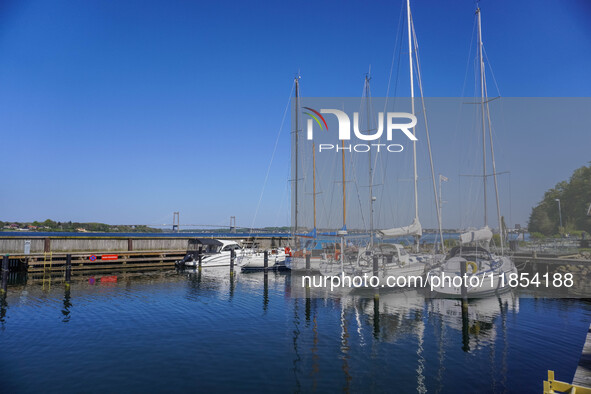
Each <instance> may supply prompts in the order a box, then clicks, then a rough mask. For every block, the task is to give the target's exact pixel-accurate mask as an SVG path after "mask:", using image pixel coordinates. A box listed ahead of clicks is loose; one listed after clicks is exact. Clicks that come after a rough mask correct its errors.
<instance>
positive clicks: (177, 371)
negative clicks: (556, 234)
mask: <svg viewBox="0 0 591 394" xmlns="http://www.w3.org/2000/svg"><path fill="white" fill-rule="evenodd" d="M108 275H110V276H104V275H103V276H101V275H99V274H92V275H77V276H74V277H73V278H72V286H71V289H72V290H71V291H70V290H67V289H66V288H65V286H64V282H63V278H61V279H60V278H56V277H53V278H51V287H49V285H50V283H49V280H48V279H49V278H47V277H42V276H39V277H36V278H35V277H32V278H31V277H30V278H29V280H28V281H27V282H26V283H23V284H13V285H10V286H9V294H8V297H7V298H1V297H0V322H1V325H2V329H3V330H5V331H9V330H11V329H12V332H10V333H8V332H0V346H2V349H3V354H4V356H3V355H0V362H2V361H3V360H4V358H6V359H8V358H9V357H17V355H19V354H25V356H22V357H24V359H23V363H22V365H24V366H27V365H29V364H30V362H32V361H34V359H33V356H32V355H38V354H39V351H38V350H39V349H43V352H46V353H48V354H49V353H51V357H54V356H55V355H56V354H57V355H58V356H60V357H62V359H63V360H66V361H64V363H65V364H64V367H63V368H64V369H65V368H67V367H68V366H69V367H70V369H72V368H71V367H72V364H71V363H74V365H76V364H75V363H81V362H84V360H86V358H88V357H91V361H92V363H97V364H96V365H98V368H86V369H84V370H85V371H88V370H92V371H99V372H97V374H99V376H95V377H94V379H93V381H97V382H100V381H101V379H100V378H101V377H104V375H100V373H101V372H100V371H102V370H105V371H106V370H107V369H108V368H106V367H105V366H106V365H109V362H110V360H111V358H110V357H107V356H104V355H103V356H101V355H100V354H99V353H96V354H92V355H90V356H89V355H88V354H83V352H82V353H80V354H78V353H75V352H74V353H71V354H70V353H68V355H67V357H64V355H65V353H64V350H63V349H85V348H90V347H97V348H101V349H105V353H108V354H117V355H118V357H119V358H121V364H122V367H121V368H123V369H122V371H127V372H121V375H124V376H125V377H126V379H127V380H130V379H129V376H139V375H141V374H143V373H145V372H144V371H158V372H159V374H161V375H162V376H163V377H164V378H165V379H164V380H162V381H163V382H164V381H167V382H171V381H174V382H175V383H174V384H175V388H176V387H182V388H185V389H190V388H194V387H195V384H196V383H195V382H196V379H198V380H199V382H200V384H203V385H207V384H208V382H214V383H215V385H216V386H215V387H217V388H220V390H221V389H227V390H228V391H229V389H231V388H232V386H231V384H232V382H234V383H233V384H236V382H237V381H240V382H242V383H241V384H245V385H249V384H253V385H254V384H255V382H259V383H260V382H262V379H263V378H264V379H267V380H266V381H265V382H266V383H269V384H270V385H271V386H272V387H273V389H274V390H275V391H295V392H309V391H316V390H317V391H345V392H365V391H389V390H390V391H391V390H395V391H397V392H421V393H424V392H427V391H428V392H453V391H454V390H457V391H469V388H470V387H472V388H474V387H482V390H483V391H488V392H491V391H492V392H500V391H503V390H508V389H509V388H510V387H519V384H522V383H524V381H516V380H515V379H524V378H516V376H517V375H516V373H515V371H521V370H520V369H519V368H520V365H521V364H523V363H524V360H525V358H524V357H525V356H523V357H522V358H520V359H519V357H518V356H516V357H517V359H516V360H513V358H509V357H508V354H509V350H513V349H516V350H515V352H514V353H513V354H516V355H518V354H521V352H522V351H523V342H528V341H529V345H528V346H529V347H528V348H527V363H526V364H527V367H529V368H532V367H530V364H535V361H536V360H538V359H539V360H542V359H544V357H543V354H547V356H548V357H551V356H552V355H554V356H556V357H558V356H557V355H559V354H560V355H561V354H563V353H564V352H565V350H564V348H565V346H566V345H565V340H563V339H562V338H564V332H563V331H560V330H562V329H563V327H564V325H561V324H558V323H557V322H558V321H563V320H564V319H568V318H571V320H569V322H572V321H575V324H574V325H573V326H569V327H568V332H569V333H570V332H571V331H576V330H575V329H573V327H575V328H576V327H578V326H577V325H576V324H577V323H576V319H574V320H573V319H572V316H575V317H580V316H581V315H584V313H583V312H581V311H582V310H583V311H584V307H583V306H581V304H580V303H579V304H577V302H576V301H573V300H569V301H567V300H564V301H563V300H551V301H542V300H540V301H533V300H532V301H531V302H522V303H521V304H520V300H519V298H518V296H517V295H516V294H513V293H506V294H503V295H500V296H498V297H491V298H487V299H479V300H470V301H469V302H462V301H461V300H453V299H429V298H427V297H425V295H424V294H423V293H422V292H421V291H418V290H416V289H392V290H388V291H379V292H374V291H373V290H372V291H369V292H367V291H366V292H355V291H353V292H339V291H336V292H330V291H327V290H326V289H317V288H310V287H308V288H305V287H304V288H302V287H301V286H300V285H298V284H299V283H301V282H299V281H298V277H297V276H296V275H289V274H280V273H271V272H269V273H263V272H258V273H249V274H242V273H239V272H237V273H236V274H235V275H232V276H231V275H230V274H229V269H228V268H227V267H220V269H214V268H203V269H202V270H199V269H198V268H196V269H191V270H186V271H180V272H176V271H158V272H145V273H128V272H123V273H119V274H117V278H118V279H117V281H116V282H113V281H112V282H109V281H108V280H107V279H103V278H112V276H113V273H109V274H108ZM91 278H92V281H91V280H90V279H91ZM558 302H561V304H558ZM9 304H10V306H11V308H10V309H9V308H8V305H9ZM523 304H525V307H524V306H523ZM527 308H529V312H530V313H527V311H528V309H527ZM548 308H553V309H548ZM520 310H521V311H522V315H524V313H523V310H525V311H526V312H525V316H518V315H519V314H520ZM548 310H550V311H551V312H550V313H549V312H548ZM553 311H559V312H560V313H554V314H552V312H553ZM561 314H562V315H561ZM554 315H556V316H554ZM589 315H591V313H590V314H589ZM57 316H59V319H56V317H57ZM72 316H74V317H75V318H72ZM129 316H133V318H131V319H130V318H129ZM538 316H539V317H538ZM519 319H521V320H519ZM532 319H534V320H532ZM535 319H538V320H535ZM553 319H554V320H553ZM56 321H57V323H58V324H60V326H59V327H60V330H57V329H51V330H49V329H48V328H53V327H55V326H52V324H54V323H55V322H56ZM61 322H67V323H68V325H67V326H66V325H61ZM516 322H519V323H520V324H515V323H516ZM37 327H39V328H37ZM587 327H588V325H587ZM587 327H584V328H583V331H582V334H586V331H587ZM63 330H72V332H76V333H77V334H78V335H74V336H72V335H57V334H56V335H53V334H51V335H50V336H51V339H48V340H44V342H42V343H41V344H39V342H37V346H38V347H37V348H35V347H31V346H33V345H35V343H36V342H35V341H34V340H32V338H38V337H39V338H41V337H42V336H40V335H39V334H40V333H42V332H51V333H58V332H60V333H62V332H63ZM520 330H521V331H520ZM171 332H173V333H174V334H175V335H170V333H171ZM532 332H534V333H535V335H537V336H538V339H537V342H533V341H532V339H531V338H530V337H531V336H532V334H531V333H532ZM95 333H100V335H95ZM195 333H199V335H195ZM6 334H9V335H6ZM558 337H560V338H561V343H560V344H559V345H554V344H553V343H552V341H548V338H558ZM162 338H165V339H162ZM524 338H525V340H524ZM583 338H584V335H582V336H581V340H582V339H583ZM77 341H80V342H77ZM158 341H165V343H166V346H159V347H158V350H157V351H156V350H155V347H154V346H153V344H154V343H159V342H158ZM520 342H521V343H520ZM572 342H573V343H575V345H576V346H573V348H576V349H575V353H576V352H577V351H580V349H579V347H580V344H579V343H577V340H576V338H575V339H573V340H572ZM532 343H533V344H532ZM541 343H545V344H546V345H545V346H544V347H543V348H544V349H543V354H541V353H540V352H542V350H541V349H542V346H538V345H540V344H541ZM23 344H25V345H23ZM567 345H568V343H567ZM22 346H25V348H26V351H23V350H22V349H21V348H22ZM511 346H517V347H513V348H512V347H511ZM519 346H522V347H521V348H520V347H519ZM553 346H554V348H553ZM120 348H126V349H134V351H133V352H127V351H126V352H121V351H118V350H117V349H120ZM552 349H554V353H552ZM577 349H578V350H577ZM188 350H190V351H188ZM536 352H538V353H536ZM27 354H31V356H30V358H27V357H28V356H26V355H27ZM577 356H578V355H577ZM101 357H103V358H101ZM548 357H545V359H548ZM561 357H562V356H561ZM532 358H533V361H532V360H530V359H532ZM162 359H167V360H175V362H174V363H170V365H168V364H167V363H162V362H161V360H162ZM159 360H160V361H159ZM44 361H45V360H44ZM91 361H89V362H91ZM577 361H578V360H575V361H574V363H575V365H576V362H577ZM68 363H70V364H68ZM60 365H61V364H60ZM94 365H95V364H93V367H94ZM195 365H199V366H200V367H199V368H197V369H196V368H195ZM135 366H137V369H135V368H136V367H135ZM546 366H547V365H545V364H543V365H540V366H538V367H537V368H538V370H541V371H542V372H545V370H544V368H545V367H546ZM102 367H104V368H102ZM19 368H20V367H19ZM23 368H25V369H26V367H23ZM59 368H61V367H59ZM74 369H75V368H74ZM128 370H129V371H131V370H133V372H134V373H131V372H129V371H128ZM228 370H231V371H232V379H229V378H228V375H227V374H225V373H224V372H227V371H228ZM538 370H535V371H534V372H528V373H522V375H519V376H532V377H534V378H535V376H537V375H535V374H536V373H538V372H539V371H538ZM35 371H37V372H35V373H37V374H38V373H39V372H38V370H35ZM466 371H470V373H467V372H466ZM508 371H512V373H511V374H508ZM154 373H155V372H154ZM519 373H521V372H519ZM41 375H42V376H43V379H49V374H45V375H43V373H41ZM32 376H38V375H35V374H32ZM159 376H160V375H159ZM1 377H2V372H0V378H1ZM218 377H219V378H218ZM35 379H36V378H35ZM73 380H79V381H81V382H82V381H84V379H82V378H81V377H80V376H78V377H77V378H76V379H73ZM132 380H133V379H132ZM134 381H136V380H134ZM525 383H527V384H532V383H533V384H536V383H539V382H538V381H535V382H531V381H529V382H525ZM120 384H121V388H122V390H123V389H126V388H129V389H132V388H134V387H133V386H132V385H131V383H129V384H128V383H126V382H125V381H123V382H120ZM150 384H151V385H152V386H149V387H147V386H146V387H144V388H146V389H165V387H163V386H160V385H159V383H158V382H154V381H153V380H150ZM212 384H213V383H212ZM177 385H180V386H177ZM183 385H184V386H183ZM476 385H478V386H476ZM215 387H214V386H203V389H204V391H207V390H206V389H213V388H215ZM253 387H254V386H253ZM253 387H251V386H248V388H245V390H244V391H251V390H255V389H256V387H255V388H253ZM257 387H258V386H257ZM529 387H531V386H529ZM135 388H136V389H137V387H135ZM234 388H236V386H235V387H234ZM23 391H32V390H23ZM80 391H84V390H83V388H81V390H80ZM185 391H186V390H185Z"/></svg>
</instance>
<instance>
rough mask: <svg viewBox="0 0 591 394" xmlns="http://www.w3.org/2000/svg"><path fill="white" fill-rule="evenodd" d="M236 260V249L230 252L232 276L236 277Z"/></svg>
mask: <svg viewBox="0 0 591 394" xmlns="http://www.w3.org/2000/svg"><path fill="white" fill-rule="evenodd" d="M235 258H236V252H235V251H234V249H232V250H230V276H233V275H234V259H235Z"/></svg>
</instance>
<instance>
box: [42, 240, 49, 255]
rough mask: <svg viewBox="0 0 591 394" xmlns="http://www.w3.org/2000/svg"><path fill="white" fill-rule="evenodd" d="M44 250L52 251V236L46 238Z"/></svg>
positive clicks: (46, 251) (45, 251)
mask: <svg viewBox="0 0 591 394" xmlns="http://www.w3.org/2000/svg"><path fill="white" fill-rule="evenodd" d="M43 252H44V253H49V252H51V238H45V242H44V244H43Z"/></svg>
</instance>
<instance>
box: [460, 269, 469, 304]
mask: <svg viewBox="0 0 591 394" xmlns="http://www.w3.org/2000/svg"><path fill="white" fill-rule="evenodd" d="M466 264H467V262H460V276H461V277H462V287H461V294H462V300H465V299H467V298H468V289H467V288H466ZM462 305H463V304H462Z"/></svg>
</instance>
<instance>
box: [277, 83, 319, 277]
mask: <svg viewBox="0 0 591 394" xmlns="http://www.w3.org/2000/svg"><path fill="white" fill-rule="evenodd" d="M294 84H295V111H294V115H295V130H294V142H295V150H294V156H295V159H294V164H293V165H294V166H295V167H294V168H295V171H294V172H295V179H294V180H293V182H294V183H293V185H294V204H295V212H294V214H295V216H294V233H293V238H294V245H295V248H294V249H293V250H291V249H289V250H287V257H286V259H285V266H286V267H287V268H289V269H290V270H292V271H307V270H310V271H318V270H319V269H320V260H321V259H322V248H321V247H319V246H320V245H319V244H318V243H317V231H316V152H315V145H314V142H312V178H313V179H312V185H313V191H312V198H313V207H314V208H313V216H314V228H313V229H312V231H310V232H309V233H300V228H299V223H298V219H299V205H298V186H299V111H300V76H299V75H298V76H296V77H295V80H294ZM308 121H309V122H311V121H312V119H309V120H308ZM306 256H309V264H307V262H306Z"/></svg>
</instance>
